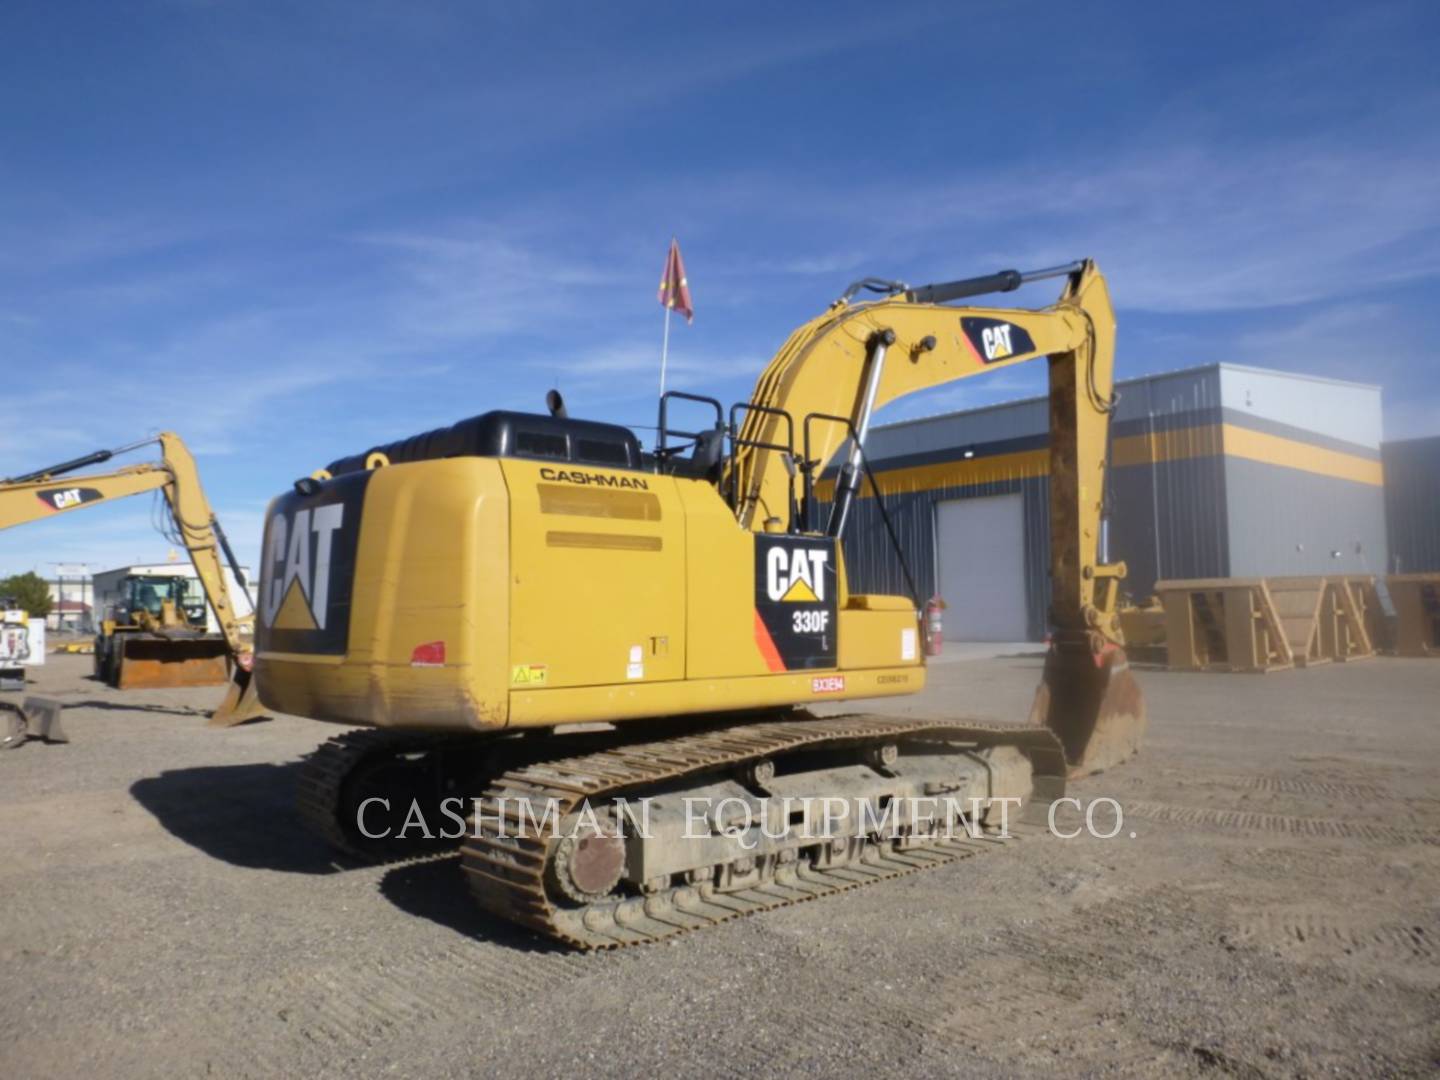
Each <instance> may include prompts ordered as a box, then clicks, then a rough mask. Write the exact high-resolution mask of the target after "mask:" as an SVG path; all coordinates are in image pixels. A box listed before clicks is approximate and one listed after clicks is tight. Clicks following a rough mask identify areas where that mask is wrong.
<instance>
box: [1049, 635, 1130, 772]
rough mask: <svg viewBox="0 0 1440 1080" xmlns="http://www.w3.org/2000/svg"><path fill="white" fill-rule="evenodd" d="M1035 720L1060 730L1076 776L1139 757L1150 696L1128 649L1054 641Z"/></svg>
mask: <svg viewBox="0 0 1440 1080" xmlns="http://www.w3.org/2000/svg"><path fill="white" fill-rule="evenodd" d="M1030 721H1031V723H1034V724H1042V725H1044V726H1045V727H1048V728H1049V729H1050V730H1051V731H1053V732H1054V733H1055V735H1056V737H1057V738H1058V739H1059V740H1060V743H1061V745H1062V746H1063V747H1064V750H1065V764H1066V766H1067V767H1068V771H1069V775H1070V776H1071V777H1072V778H1074V777H1080V776H1089V775H1090V774H1091V773H1097V772H1101V771H1103V770H1105V769H1108V768H1111V767H1112V766H1114V765H1118V764H1120V763H1121V762H1122V761H1124V760H1126V759H1127V758H1129V757H1131V756H1133V755H1134V754H1135V752H1136V751H1137V750H1139V749H1140V741H1141V739H1142V738H1143V737H1144V735H1145V725H1146V716H1145V696H1144V695H1143V694H1141V693H1140V684H1139V683H1137V682H1136V681H1135V676H1134V675H1133V674H1132V673H1131V671H1130V662H1129V660H1128V659H1127V658H1126V656H1125V650H1124V649H1122V648H1120V647H1119V646H1116V645H1107V646H1106V647H1105V648H1103V649H1102V650H1101V651H1099V652H1092V651H1091V650H1090V648H1088V647H1081V648H1065V647H1063V646H1062V645H1060V644H1058V643H1052V644H1051V646H1050V650H1049V652H1047V653H1046V654H1045V672H1044V674H1043V675H1042V676H1041V680H1040V685H1039V686H1038V687H1037V688H1036V690H1035V703H1034V704H1033V705H1032V706H1031V709H1030Z"/></svg>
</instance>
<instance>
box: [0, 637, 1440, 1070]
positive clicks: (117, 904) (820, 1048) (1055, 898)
mask: <svg viewBox="0 0 1440 1080" xmlns="http://www.w3.org/2000/svg"><path fill="white" fill-rule="evenodd" d="M88 663H89V660H88V658H84V657H53V658H51V661H50V662H49V663H48V664H47V665H46V666H45V667H44V668H43V669H41V671H40V674H39V675H38V676H37V677H36V680H35V683H36V684H35V686H34V687H33V688H32V691H33V692H41V693H47V694H51V695H54V696H58V697H60V698H62V699H63V700H64V701H65V702H66V704H67V710H66V713H65V725H66V727H67V729H68V730H69V733H70V736H71V738H72V740H73V741H72V742H71V743H70V744H69V745H68V746H44V745H38V744H33V743H32V744H29V745H26V746H24V747H23V748H21V749H19V750H16V751H13V752H8V753H5V754H3V755H0V811H3V813H4V817H5V819H6V820H7V821H8V822H9V825H8V827H7V828H6V829H5V830H4V831H3V832H0V896H3V897H4V901H5V911H6V914H7V917H6V918H5V919H4V920H3V923H0V1001H3V1002H4V1020H5V1023H4V1033H3V1036H0V1076H5V1077H29V1076H36V1077H39V1076H44V1077H53V1076H77V1075H90V1076H101V1077H110V1076H154V1075H158V1074H183V1075H191V1076H194V1075H201V1074H210V1073H213V1074H215V1075H220V1076H278V1075H312V1076H354V1075H396V1076H408V1075H417V1076H418V1075H424V1076H469V1075H487V1076H491V1075H498V1076H505V1075H517V1076H518V1075H525V1076H536V1075H540V1076H561V1075H564V1076H574V1075H577V1074H578V1075H601V1076H612V1075H613V1076H627V1077H629V1076H635V1075H646V1074H652V1073H661V1072H665V1073H672V1074H680V1075H699V1074H704V1075H707V1076H709V1075H725V1074H735V1075H755V1074H764V1075H836V1074H855V1075H860V1074H865V1075H908V1076H944V1075H966V1076H974V1075H979V1076H992V1075H993V1076H1015V1075H1020V1074H1033V1073H1041V1072H1051V1071H1059V1070H1062V1069H1063V1070H1065V1071H1066V1072H1067V1073H1071V1074H1080V1075H1091V1074H1095V1075H1136V1076H1156V1077H1160V1076H1165V1077H1169V1076H1174V1075H1187V1074H1211V1075H1216V1074H1233V1075H1239V1076H1250V1077H1265V1076H1276V1077H1282V1076H1315V1075H1326V1074H1339V1075H1355V1074H1360V1073H1363V1074H1390V1075H1394V1074H1427V1075H1428V1074H1433V1072H1434V1071H1435V1070H1436V1069H1437V1068H1440V899H1437V898H1440V791H1437V788H1436V783H1435V781H1436V776H1437V768H1440V723H1437V709H1436V701H1437V698H1440V662H1435V661H1420V660H1396V659H1377V660H1372V661H1368V662H1364V663H1356V664H1348V665H1334V666H1329V667H1322V668H1317V669H1313V670H1308V671H1299V672H1288V673H1282V674H1275V675H1268V676H1225V675H1182V674H1171V673H1168V672H1163V671H1153V672H1152V671H1145V672H1142V673H1141V678H1142V684H1143V687H1144V690H1145V693H1146V695H1147V697H1148V700H1149V706H1150V716H1151V734H1150V739H1149V742H1148V744H1147V745H1146V748H1145V752H1144V754H1143V756H1142V757H1141V758H1140V759H1139V760H1138V761H1136V762H1135V763H1133V764H1131V765H1129V766H1126V767H1125V768H1122V769H1118V770H1114V771H1112V772H1111V773H1109V774H1106V775H1103V776H1100V777H1094V778H1090V779H1088V780H1085V781H1081V782H1079V783H1078V784H1076V785H1074V793H1075V794H1077V795H1079V796H1081V797H1082V798H1084V799H1086V800H1090V799H1094V798H1096V797H1099V796H1112V797H1114V798H1116V799H1117V800H1119V801H1120V803H1121V805H1122V806H1123V807H1124V810H1125V822H1124V828H1123V829H1122V831H1121V832H1120V833H1119V835H1118V836H1117V837H1116V838H1115V839H1112V840H1106V841H1102V840H1097V839H1092V838H1080V839H1075V840H1059V839H1053V838H1044V837H1042V838H1040V839H1035V840H1026V841H1024V842H1023V843H1017V844H1015V845H1013V846H1010V847H1007V848H1006V849H1004V850H1002V851H998V852H996V853H994V854H989V855H985V856H982V857H979V858H975V859H969V860H965V861H962V862H959V863H956V864H952V865H950V866H948V867H946V868H943V869H940V870H937V871H933V872H930V873H927V874H921V875H917V876H913V877H908V878H903V879H899V880H896V881H893V882H889V883H886V884H882V885H878V886H875V887H871V888H868V889H862V890H859V891H857V892H852V893H849V894H846V895H844V896H840V897H835V898H831V899H826V900H822V901H818V902H815V903H811V904H802V905H799V906H797V907H792V908H787V909H784V910H781V911H776V912H771V913H768V914H766V915H763V916H760V917H757V918H752V919H748V920H740V921H738V922H733V923H730V924H727V925H725V926H722V927H719V928H716V929H712V930H708V931H705V932H703V933H697V934H692V935H689V936H688V937H684V938H681V939H678V940H675V941H673V942H671V943H668V944H662V945H657V946H652V947H646V948H638V949H631V950H627V951H622V952H619V953H611V954H602V955H577V954H572V953H568V952H565V951H562V950H559V949H556V948H553V947H551V946H549V945H547V944H546V943H545V942H543V941H541V940H538V939H536V938H534V937H533V936H531V935H529V934H528V933H523V932H520V931H517V930H515V929H513V928H511V927H509V926H507V925H504V924H501V923H498V922H496V921H495V920H493V919H490V918H488V917H486V916H485V915H483V914H481V913H480V912H479V911H477V910H475V909H474V908H472V906H471V904H470V902H469V900H468V898H467V896H466V894H465V890H464V886H463V883H462V882H461V880H460V875H459V871H458V868H457V866H456V863H455V860H454V859H453V858H440V859H435V860H431V861H429V862H422V863H416V864H411V865H405V866H400V867H390V868H373V867H356V866H351V865H337V864H336V863H335V862H333V861H332V859H331V857H330V856H329V854H328V853H327V851H326V850H325V848H324V847H323V846H322V845H321V844H320V843H319V842H318V841H315V840H312V839H311V838H309V837H308V836H307V835H305V834H304V833H302V832H301V831H300V830H299V827H298V824H297V822H296V818H295V814H294V812H293V810H292V808H291V799H292V788H293V784H294V778H295V773H296V769H297V761H298V759H299V757H300V756H301V755H303V754H304V753H306V752H307V751H309V750H310V749H312V748H313V747H314V746H315V745H317V744H318V743H319V742H320V741H321V740H323V739H325V738H327V737H329V736H331V735H333V734H335V733H336V732H337V731H338V730H339V729H336V728H333V727H329V726H322V725H319V724H315V723H312V722H309V721H305V720H299V719H294V718H289V717H281V718H277V719H275V720H272V721H270V722H266V723H258V724H252V725H247V726H245V727H242V728H238V729H233V730H229V731H220V730H214V729H210V728H207V727H206V726H205V725H204V719H203V710H204V708H205V707H206V706H207V705H208V704H210V703H211V701H212V700H213V699H214V698H215V697H216V696H217V692H215V691H209V690H188V691H186V690H172V691H153V692H143V693H141V692H128V693H124V694H122V693H119V692H117V691H112V690H109V689H108V688H106V687H104V686H102V685H100V684H98V683H96V682H94V681H92V680H90V679H89V678H87V677H86V672H87V670H88ZM1038 673H1039V660H1038V659H1037V658H1035V657H1033V656H1026V657H998V658H990V659H983V660H976V661H972V662H966V663H948V664H944V665H937V666H936V667H935V668H934V669H933V670H932V673H931V686H930V688H929V690H927V692H926V693H925V694H924V695H922V696H921V697H919V698H916V699H911V700H907V701H902V702H896V703H888V704H886V705H884V706H882V707H880V708H877V709H876V710H875V711H893V712H903V713H915V714H931V715H954V714H957V713H958V714H969V715H973V716H977V717H981V718H986V719H1001V720H1014V719H1017V718H1021V717H1023V716H1024V715H1025V714H1026V712H1027V710H1028V705H1029V699H1030V695H1031V692H1032V689H1033V687H1034V685H1035V682H1036V681H1037V678H1038ZM1132 833H1133V834H1134V835H1133V838H1132V836H1131V834H1132Z"/></svg>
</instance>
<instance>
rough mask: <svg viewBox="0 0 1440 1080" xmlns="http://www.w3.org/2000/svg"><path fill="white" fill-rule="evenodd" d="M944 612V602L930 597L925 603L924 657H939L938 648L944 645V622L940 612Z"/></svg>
mask: <svg viewBox="0 0 1440 1080" xmlns="http://www.w3.org/2000/svg"><path fill="white" fill-rule="evenodd" d="M944 610H945V601H944V600H941V599H940V597H938V596H932V597H930V599H929V600H927V601H926V602H925V655H926V656H939V655H940V647H941V646H942V645H944V644H945V622H944V619H943V618H942V617H941V615H940V612H942V611H944Z"/></svg>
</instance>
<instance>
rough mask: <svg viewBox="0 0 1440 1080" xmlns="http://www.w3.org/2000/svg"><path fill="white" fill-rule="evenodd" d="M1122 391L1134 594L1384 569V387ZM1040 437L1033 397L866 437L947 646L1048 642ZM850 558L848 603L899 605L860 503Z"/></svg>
mask: <svg viewBox="0 0 1440 1080" xmlns="http://www.w3.org/2000/svg"><path fill="white" fill-rule="evenodd" d="M1116 390H1117V391H1118V393H1119V403H1118V405H1117V407H1116V413H1115V419H1114V422H1113V424H1112V425H1111V427H1112V430H1111V438H1112V447H1111V453H1110V457H1111V460H1112V462H1113V466H1114V467H1113V468H1112V469H1111V470H1110V474H1109V481H1108V486H1109V490H1108V492H1107V501H1108V506H1109V521H1108V545H1109V558H1110V559H1111V560H1124V561H1125V563H1126V564H1127V566H1128V568H1129V575H1128V577H1127V578H1126V580H1125V582H1124V588H1125V590H1126V591H1127V592H1129V593H1130V594H1131V595H1132V596H1134V597H1136V598H1144V597H1145V596H1146V595H1148V594H1149V592H1150V590H1151V589H1152V587H1153V586H1154V583H1155V582H1156V580H1157V579H1161V578H1172V579H1173V578H1195V577H1250V576H1261V575H1283V574H1323V573H1340V572H1345V573H1384V572H1385V571H1386V570H1387V568H1388V561H1387V541H1386V507H1385V488H1384V473H1383V470H1382V466H1381V414H1380V388H1379V387H1377V386H1369V385H1364V384H1360V383H1351V382H1340V381H1337V380H1333V379H1323V378H1316V377H1312V376H1307V375H1297V374H1290V373H1286V372H1279V371H1269V370H1264V369H1260V368H1252V367H1242V366H1239V365H1235V364H1210V365H1207V366H1204V367H1197V368H1190V369H1187V370H1183V371H1176V372H1170V373H1166V374H1161V375H1151V376H1146V377H1144V378H1139V379H1129V380H1126V381H1123V382H1121V383H1119V384H1117V386H1116ZM1048 423H1049V421H1048V412H1047V402H1046V399H1044V398H1035V399H1031V400H1026V401H1016V402H1011V403H1007V404H1003V405H995V406H991V407H988V408H982V409H974V410H971V411H968V412H958V413H950V414H947V415H943V416H934V417H928V418H925V419H920V420H909V421H904V422H902V423H897V424H889V425H884V426H880V427H875V428H872V429H871V433H870V438H869V440H868V445H867V447H866V450H867V456H868V457H869V459H870V462H871V465H872V467H873V468H874V470H875V473H876V479H877V480H878V481H879V483H880V485H881V487H882V490H883V491H884V492H885V503H886V508H887V509H888V511H889V513H890V516H891V519H892V521H893V523H894V525H895V527H896V529H897V532H898V534H899V538H900V543H901V547H902V548H903V550H904V551H905V553H906V557H907V559H908V561H909V563H910V567H911V570H912V572H913V574H914V576H915V578H916V582H917V585H918V587H919V590H920V592H921V599H922V600H923V599H925V598H926V597H928V596H930V595H932V594H938V595H940V596H941V597H943V598H944V599H945V601H946V602H947V603H948V605H949V609H948V610H947V611H946V613H945V636H946V638H947V639H952V640H982V641H984V640H989V641H1023V640H1039V639H1040V638H1042V637H1043V636H1044V634H1045V632H1046V624H1047V616H1046V613H1047V610H1048V607H1049V602H1050V583H1049V566H1050V550H1049V549H1050V538H1049V527H1050V524H1049V514H1050V506H1049V494H1050V483H1049V456H1048V445H1049V429H1048ZM1437 456H1440V451H1435V452H1433V453H1432V458H1433V457H1437ZM1387 460H1388V459H1387ZM1430 475H1431V477H1432V482H1433V477H1434V475H1435V474H1434V471H1433V467H1432V471H1431V473H1430ZM862 491H864V492H865V494H866V495H868V494H869V487H868V485H865V486H864V487H863V488H862ZM1432 491H1433V488H1432ZM1428 505H1429V508H1430V510H1431V511H1433V510H1434V508H1435V507H1436V505H1437V500H1436V499H1435V498H1434V497H1433V495H1432V497H1431V499H1430V501H1429V504H1428ZM1392 519H1393V515H1392ZM1430 535H1432V536H1433V535H1435V534H1434V532H1433V528H1432V532H1431V534H1430ZM1432 554H1434V555H1440V545H1437V548H1436V549H1435V551H1434V552H1433V553H1432ZM1407 557H1408V556H1407ZM845 558H846V565H847V567H848V570H849V576H850V587H851V588H852V589H853V590H856V591H860V592H887V593H900V594H903V593H905V592H906V591H907V590H906V587H905V581H904V576H903V573H902V571H901V568H900V563H899V560H898V559H897V557H896V554H895V552H894V550H893V547H892V544H891V542H890V540H889V537H888V535H887V533H886V530H885V528H884V526H883V523H882V521H881V518H880V515H879V513H878V512H877V511H876V508H875V505H874V500H873V499H872V498H868V497H865V498H860V499H858V500H857V501H856V504H855V508H854V510H853V511H852V517H851V522H850V524H849V526H848V531H847V535H846V538H845Z"/></svg>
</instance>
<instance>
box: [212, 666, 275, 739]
mask: <svg viewBox="0 0 1440 1080" xmlns="http://www.w3.org/2000/svg"><path fill="white" fill-rule="evenodd" d="M264 715H265V708H264V706H262V705H261V704H260V695H259V693H258V692H257V691H256V689H255V679H254V677H253V676H252V674H251V673H250V672H249V671H246V670H245V669H244V668H242V667H240V666H239V665H238V664H237V665H236V666H235V670H234V672H233V673H232V674H231V677H230V684H229V685H228V686H227V687H226V688H225V698H224V700H223V701H221V702H220V706H219V708H217V709H216V710H215V711H214V712H213V713H212V714H211V716H210V726H211V727H235V726H236V725H237V724H243V723H245V722H246V721H247V720H258V719H259V718H260V717H262V716H264Z"/></svg>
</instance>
